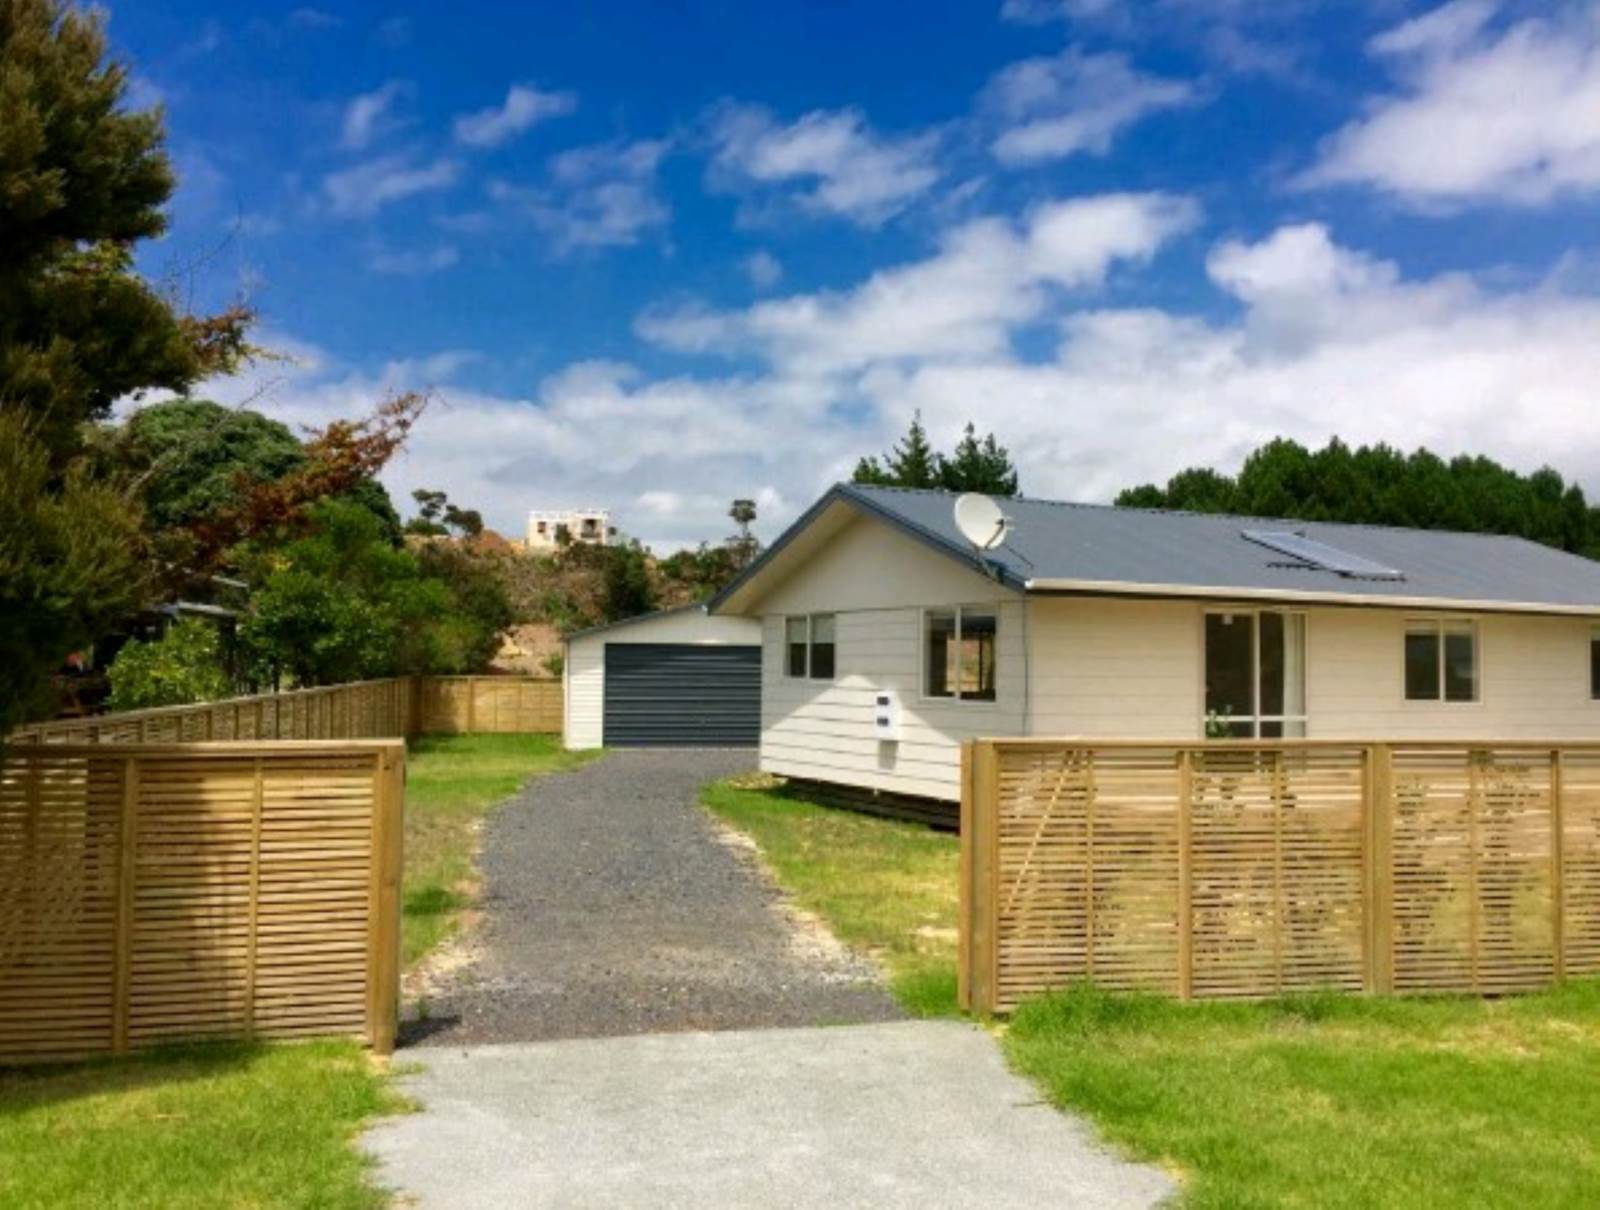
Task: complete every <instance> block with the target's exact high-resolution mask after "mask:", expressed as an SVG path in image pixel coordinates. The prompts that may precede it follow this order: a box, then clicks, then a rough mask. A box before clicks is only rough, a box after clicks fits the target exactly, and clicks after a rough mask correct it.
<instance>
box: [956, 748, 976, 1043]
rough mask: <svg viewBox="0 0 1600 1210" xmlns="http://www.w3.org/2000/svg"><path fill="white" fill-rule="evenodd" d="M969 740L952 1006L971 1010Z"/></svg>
mask: <svg viewBox="0 0 1600 1210" xmlns="http://www.w3.org/2000/svg"><path fill="white" fill-rule="evenodd" d="M972 808H973V803H972V741H971V740H964V741H963V742H962V744H961V822H960V824H959V831H958V833H957V835H958V837H959V839H960V841H961V864H960V868H959V871H958V873H957V875H956V895H957V906H956V1007H958V1008H959V1009H961V1011H962V1012H970V1011H971V1010H972Z"/></svg>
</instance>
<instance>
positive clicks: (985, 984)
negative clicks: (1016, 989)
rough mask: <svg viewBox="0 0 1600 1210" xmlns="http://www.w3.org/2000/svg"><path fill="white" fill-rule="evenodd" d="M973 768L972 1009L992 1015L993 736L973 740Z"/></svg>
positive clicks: (995, 966)
mask: <svg viewBox="0 0 1600 1210" xmlns="http://www.w3.org/2000/svg"><path fill="white" fill-rule="evenodd" d="M971 770H972V781H971V810H970V812H969V815H970V819H966V818H964V819H963V821H962V824H963V826H962V830H961V845H962V851H963V854H964V863H965V865H966V869H967V880H966V881H967V886H968V890H969V894H968V904H969V911H968V913H967V929H968V943H967V947H966V948H967V954H968V964H967V965H968V969H967V997H968V1001H969V1004H968V1007H969V1009H970V1011H972V1012H975V1013H979V1014H988V1013H992V1012H994V1011H995V1008H996V1006H997V1004H998V1002H999V963H1000V952H999V945H998V942H997V933H998V929H999V920H998V909H999V904H1000V896H999V876H1000V871H999V827H998V824H999V820H998V813H999V802H1000V794H999V785H1000V760H999V753H998V751H997V750H996V747H995V744H994V742H993V741H992V740H974V741H972V758H971ZM968 822H970V823H971V825H972V826H971V827H970V828H968V827H966V824H967V823H968Z"/></svg>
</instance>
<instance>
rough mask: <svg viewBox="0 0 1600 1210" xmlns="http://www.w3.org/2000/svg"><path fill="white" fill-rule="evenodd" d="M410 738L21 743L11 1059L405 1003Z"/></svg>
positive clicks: (2, 848)
mask: <svg viewBox="0 0 1600 1210" xmlns="http://www.w3.org/2000/svg"><path fill="white" fill-rule="evenodd" d="M404 759H405V749H404V745H403V744H402V743H401V742H399V741H396V740H387V741H384V740H377V741H362V740H340V741H328V742H318V741H304V740H302V741H296V742H250V743H239V742H230V743H210V744H181V745H180V744H174V745H156V744H145V745H137V746H131V745H122V744H115V743H105V744H65V743H61V744H32V745H13V746H10V747H8V748H7V749H6V751H5V752H4V754H3V758H0V1062H8V1063H17V1062H31V1061H37V1060H43V1059H60V1058H70V1057H81V1056H92V1055H100V1054H117V1053H122V1052H126V1051H130V1050H137V1049H139V1048H142V1047H147V1046H151V1045H156V1044H160V1043H163V1042H169V1041H173V1040H176V1039H180V1038H182V1039H188V1038H195V1037H230V1038H282V1037H293V1036H297V1035H307V1034H345V1035H354V1036H357V1037H360V1038H362V1039H364V1040H366V1041H367V1042H368V1043H369V1044H370V1045H371V1046H373V1047H374V1049H376V1050H378V1051H380V1052H387V1051H388V1050H389V1049H391V1048H392V1046H393V1043H394V1034H395V1022H396V1016H397V1011H398V1004H399V955H400V948H399V922H400V877H401V811H402V799H403V794H404V785H403V776H404Z"/></svg>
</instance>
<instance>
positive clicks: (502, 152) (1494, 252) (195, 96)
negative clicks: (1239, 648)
mask: <svg viewBox="0 0 1600 1210" xmlns="http://www.w3.org/2000/svg"><path fill="white" fill-rule="evenodd" d="M110 31H111V36H112V40H113V44H114V46H115V47H116V49H117V51H118V53H119V54H121V55H123V56H125V57H126V58H127V59H128V60H129V62H130V63H131V65H132V68H133V85H132V89H131V100H132V102H133V103H136V104H146V103H153V102H157V101H159V102H160V103H162V104H163V105H164V106H165V108H166V112H167V117H168V124H169V129H170V146H171V151H172V153H173V156H174V159H175V161H176V164H177V166H178V169H179V172H180V175H181V177H182V187H181V189H180V191H179V194H178V196H177V197H176V199H175V201H174V204H173V206H172V224H171V231H170V233H169V235H168V236H167V237H166V238H164V239H162V240H161V241H159V242H157V243H154V244H152V245H150V246H148V247H147V248H145V250H144V251H143V254H142V257H143V266H144V268H145V269H146V270H147V271H148V272H150V273H152V274H154V275H156V276H158V277H161V278H163V279H166V280H168V281H170V282H171V283H172V284H173V286H174V288H176V289H178V290H179V291H180V293H181V295H182V296H183V297H184V298H186V299H189V300H192V302H193V304H194V305H196V306H201V307H204V306H212V305H216V304H218V303H221V302H227V301H232V300H234V299H237V298H241V297H242V298H244V299H245V300H247V301H248V302H250V303H251V305H253V306H254V307H256V308H257V310H258V311H259V314H260V316H261V336H262V339H263V341H264V343H266V344H267V345H269V346H271V347H273V348H274V349H277V350H279V351H280V352H282V353H284V354H286V355H287V358H286V359H284V360H275V361H269V362H264V363H262V364H261V365H259V366H257V367H255V368H254V369H253V370H252V371H251V372H249V373H247V374H245V375H243V376H241V377H240V378H239V379H237V380H234V381H231V382H226V383H218V384H212V385H211V386H210V387H209V388H208V390H209V392H210V393H211V394H213V395H215V396H217V397H219V398H223V399H225V400H229V401H243V400H248V401H250V405H251V406H254V407H258V408H260V409H261V410H263V411H266V412H268V413H269V414H273V415H277V416H280V417H281V418H283V419H285V420H287V421H289V422H291V423H316V422H318V421H321V420H325V419H326V418H328V417H330V416H332V415H336V414H341V413H349V412H353V411H356V410H360V409H363V408H365V407H368V406H370V404H371V402H372V401H373V400H375V399H376V398H379V397H380V396H381V395H382V394H383V393H384V392H385V391H388V390H393V389H401V388H407V387H430V388H433V389H434V390H435V391H436V392H437V395H438V399H439V403H438V405H437V406H436V408H435V409H434V411H433V412H432V413H431V414H430V416H429V417H428V418H427V419H426V420H425V421H424V423H423V424H422V425H421V426H419V428H418V430H417V431H416V434H415V436H414V438H413V441H412V445H411V448H410V450H409V452H408V453H407V454H406V455H405V457H404V458H403V459H401V460H400V461H399V462H397V463H396V465H395V466H394V467H393V468H392V469H391V471H390V472H389V474H388V476H387V478H388V481H389V483H390V486H391V488H392V489H393V490H394V491H395V492H396V493H397V494H403V493H406V492H409V490H410V489H411V488H413V487H416V486H429V487H442V488H444V489H446V490H447V491H449V492H450V494H451V496H452V498H456V499H459V500H460V501H461V502H462V503H464V504H467V505H472V506H476V507H479V508H481V509H482V510H483V511H484V512H485V514H486V515H487V516H488V517H489V518H490V520H491V523H493V524H495V525H496V526H497V527H499V528H502V529H504V530H507V531H509V532H517V531H518V530H519V529H520V526H521V517H522V515H523V514H524V513H525V512H526V510H527V509H529V508H536V507H553V506H561V505H567V504H573V505H576V504H585V505H586V504H596V503H598V504H604V505H608V506H610V507H611V508H612V509H613V510H614V512H615V513H616V514H617V515H618V517H619V518H620V520H621V522H622V524H623V526H624V528H626V529H627V530H628V531H629V532H631V533H634V534H637V535H639V536H641V537H643V538H645V539H646V540H648V541H650V542H652V543H653V544H655V545H657V546H662V547H670V546H673V545H676V544H679V543H693V542H696V541H699V540H702V539H710V540H715V539H717V538H719V537H721V536H722V535H723V534H725V533H726V532H727V530H728V529H729V525H728V523H727V521H726V519H725V517H724V515H723V514H724V513H725V511H726V507H727V501H728V500H730V499H731V498H732V497H734V496H753V497H755V498H757V500H758V501H759V503H760V509H761V514H762V521H761V524H760V528H761V529H762V530H763V532H765V533H766V534H767V535H769V536H770V535H771V534H772V533H774V532H775V531H776V529H777V528H778V527H779V526H780V525H781V524H782V523H783V522H785V521H787V520H788V519H790V518H792V516H793V515H794V514H795V513H796V512H797V511H798V510H800V509H801V508H803V507H804V506H805V505H806V504H807V503H809V501H810V500H811V499H812V498H814V496H815V495H816V494H817V493H818V492H820V491H821V490H822V489H823V488H824V487H825V486H826V485H827V484H828V483H829V482H831V481H832V480H834V479H836V478H838V477H841V476H842V475H845V474H847V473H848V470H849V468H850V466H851V465H852V464H853V463H854V461H855V459H856V458H857V457H858V456H859V455H861V454H863V453H870V452H875V451H877V450H879V449H881V448H882V447H883V446H884V445H885V444H887V443H888V442H889V441H891V440H892V439H893V438H894V436H895V435H896V434H897V433H899V432H900V431H903V429H904V427H905V424H906V422H907V420H908V419H909V418H910V416H911V414H912V412H913V411H914V410H921V412H922V413H923V415H924V418H925V420H926V421H927V422H928V425H929V427H930V429H931V430H932V432H933V435H934V436H935V438H936V440H938V441H939V442H940V443H945V444H947V443H949V442H950V441H951V440H953V438H954V437H955V435H956V434H957V433H958V432H959V429H960V427H961V426H962V425H963V424H964V423H965V422H966V421H967V420H968V419H972V420H975V421H976V422H977V423H978V424H979V426H980V428H982V429H991V428H992V429H993V430H995V431H996V433H997V434H998V435H999V437H1000V438H1001V440H1002V442H1004V443H1005V444H1008V445H1009V446H1010V447H1011V448H1012V450H1013V452H1014V453H1015V454H1016V455H1017V456H1018V461H1019V463H1020V465H1021V468H1022V471H1023V482H1024V488H1025V490H1027V491H1028V492H1029V493H1030V494H1035V495H1051V496H1061V497H1068V498H1080V499H1102V498H1106V497H1107V496H1109V495H1110V494H1112V493H1113V492H1114V491H1115V490H1116V489H1117V488H1118V487H1120V486H1123V485H1126V484H1129V483H1133V482H1138V481H1141V480H1145V479H1149V478H1164V477H1166V476H1167V475H1169V474H1171V473H1172V472H1173V471H1175V470H1178V469H1180V468H1181V467H1182V466H1184V465H1188V464H1190V463H1194V462H1206V463H1211V464H1215V465H1219V466H1223V467H1232V466H1234V465H1236V464H1237V462H1238V461H1239V459H1240V458H1241V457H1242V456H1243V454H1244V453H1245V452H1247V451H1248V449H1250V448H1251V447H1252V446H1254V445H1255V444H1258V443H1259V442H1260V441H1262V440H1265V439H1267V438H1269V437H1271V436H1274V435H1279V434H1283V435H1289V436H1294V437H1297V438H1300V439H1302V440H1306V441H1321V440H1324V439H1326V437H1328V436H1330V435H1332V434H1334V433H1338V434H1339V435H1341V436H1343V437H1345V438H1346V439H1347V440H1350V441H1353V442H1354V441H1373V440H1386V441H1390V442H1394V443H1398V444H1401V445H1404V446H1407V447H1410V446H1414V445H1417V444H1426V445H1429V446H1430V447H1432V448H1435V449H1437V450H1439V451H1440V452H1442V453H1446V454H1449V453H1455V452H1459V451H1463V450H1465V451H1472V452H1486V453H1489V454H1492V455H1494V456H1497V457H1500V458H1502V459H1504V460H1506V461H1508V462H1511V463H1513V464H1515V465H1518V466H1523V467H1527V468H1532V467H1534V466H1537V465H1539V464H1540V463H1541V462H1545V461H1551V462H1554V463H1555V464H1556V465H1557V466H1558V467H1559V468H1560V469H1562V470H1563V471H1564V472H1566V473H1568V474H1572V475H1577V476H1580V477H1581V478H1582V479H1583V480H1584V482H1585V483H1586V484H1587V485H1589V486H1590V487H1591V488H1594V487H1600V441H1597V440H1596V436H1595V431H1594V425H1593V423H1592V421H1591V419H1590V417H1591V416H1592V414H1593V410H1594V409H1593V404H1592V398H1593V390H1592V386H1593V384H1594V383H1595V382H1596V381H1597V380H1600V373H1597V371H1600V340H1597V339H1596V335H1597V332H1600V299H1597V298H1596V297H1595V290H1594V284H1595V268H1596V266H1597V264H1600V259H1597V257H1596V253H1597V248H1596V232H1597V228H1596V222H1595V220H1596V218H1597V217H1600V205H1597V201H1600V6H1597V5H1596V4H1595V3H1593V2H1592V0H1591V2H1588V3H1581V4H1559V3H1558V4H1543V5H1530V4H1519V3H1515V2H1514V0H1507V2H1505V3H1495V2H1493V0H1454V2H1453V3H1449V4H1446V5H1443V6H1439V5H1430V4H1425V3H1406V2H1405V0H1370V2H1363V0H1339V2H1332V0H1330V2H1328V3H1318V2H1316V0H1145V2H1143V3H1119V2H1116V0H993V2H988V3H954V2H948V3H947V2H939V0H924V2H923V3H920V4H918V5H916V6H906V5H903V4H877V5H875V4H870V3H844V2H842V0H841V2H832V0H817V2H812V3H794V4H788V5H783V4H768V5H747V4H733V3H709V2H701V0H674V2H671V3H668V2H664V0H657V2H655V3H633V4H626V3H612V4H607V5H603V6H601V5H555V4H540V5H523V6H510V5H499V4H493V5H491V4H455V5H449V6H446V5H442V4H441V5H418V6H413V7H408V8H397V7H393V6H390V5H356V4H350V5H334V4H331V3H329V4H323V5H318V6H317V7H307V6H298V7H297V6H292V5H277V6H275V5H260V6H251V5H244V4H240V5H234V6H228V7H226V8H223V9H220V10H219V8H218V7H217V6H215V5H202V4H190V3H171V2H169V3H165V4H162V5H160V6H145V7H138V6H132V5H127V6H116V7H114V8H113V10H112V16H111V23H110Z"/></svg>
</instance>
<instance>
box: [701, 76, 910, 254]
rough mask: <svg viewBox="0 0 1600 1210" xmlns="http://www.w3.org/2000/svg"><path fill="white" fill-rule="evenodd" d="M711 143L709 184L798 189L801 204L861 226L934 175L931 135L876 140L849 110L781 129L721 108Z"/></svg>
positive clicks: (746, 110)
mask: <svg viewBox="0 0 1600 1210" xmlns="http://www.w3.org/2000/svg"><path fill="white" fill-rule="evenodd" d="M711 140H712V144H713V146H714V151H713V155H712V162H711V172H710V179H711V181H712V184H713V185H714V186H715V187H717V188H721V189H725V190H730V191H734V192H750V191H753V190H759V189H763V188H775V187H783V186H799V190H798V192H797V193H796V195H795V196H796V200H797V201H798V202H799V204H800V205H801V206H802V207H804V208H806V209H808V210H811V211H813V212H816V213H825V214H834V215H840V216H842V217H844V218H847V219H850V220H851V221H853V222H857V223H860V224H862V225H864V226H877V225H878V224H881V223H883V222H884V221H885V220H887V219H889V218H892V217H893V216H894V215H896V214H898V213H899V212H900V211H902V210H904V209H905V208H906V207H907V206H909V205H910V204H911V203H912V202H913V201H914V200H915V199H917V198H918V197H920V196H922V195H923V194H925V193H926V192H927V191H928V190H929V189H930V188H931V187H932V186H933V184H934V182H936V181H937V180H938V179H939V176H940V169H939V166H938V164H937V163H936V162H935V161H936V153H937V151H938V145H939V138H938V135H937V134H934V133H923V134H918V135H911V136H907V137H903V138H891V137H888V136H885V135H881V134H879V133H877V132H876V131H874V130H873V129H872V128H871V127H870V126H869V125H868V124H867V120H866V118H865V116H864V115H863V114H862V113H861V112H860V111H859V110H856V109H835V110H821V109H819V110H814V111H813V112H811V113H808V114H806V115H804V116H803V117H801V118H799V119H798V120H796V121H794V122H791V123H789V124H787V125H785V124H783V123H781V122H779V121H778V120H777V119H776V118H775V117H774V116H773V114H772V113H771V111H770V110H768V109H765V108H764V107H762V106H759V105H734V104H729V105H724V106H722V107H721V108H720V109H719V110H718V111H717V112H716V113H715V115H714V117H713V119H712V123H711Z"/></svg>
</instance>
